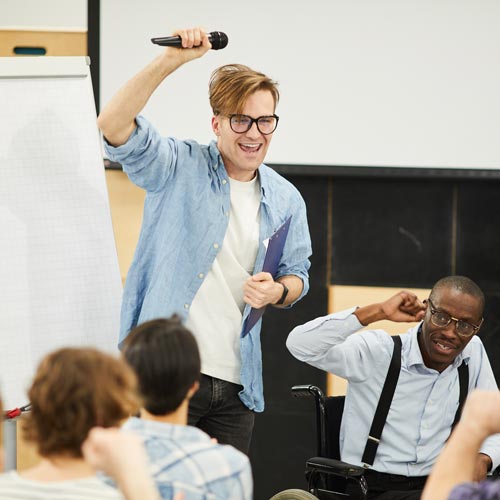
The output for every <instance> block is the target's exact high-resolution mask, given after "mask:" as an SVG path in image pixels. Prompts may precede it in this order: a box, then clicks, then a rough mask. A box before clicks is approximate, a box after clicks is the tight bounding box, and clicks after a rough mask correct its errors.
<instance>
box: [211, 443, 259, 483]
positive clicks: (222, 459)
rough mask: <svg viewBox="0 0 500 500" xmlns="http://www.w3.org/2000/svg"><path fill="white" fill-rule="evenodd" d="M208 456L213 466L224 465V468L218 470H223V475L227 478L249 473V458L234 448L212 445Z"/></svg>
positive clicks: (225, 445)
mask: <svg viewBox="0 0 500 500" xmlns="http://www.w3.org/2000/svg"><path fill="white" fill-rule="evenodd" d="M207 451H208V450H207ZM208 455H210V456H211V459H213V463H214V464H217V463H219V465H222V464H223V465H224V467H221V468H220V469H219V470H220V471H223V470H225V471H226V472H225V474H227V475H228V476H231V475H234V474H241V473H244V472H246V471H250V460H249V458H248V457H247V456H246V455H245V454H244V453H242V452H241V451H239V450H237V449H236V448H234V446H231V445H228V444H218V443H214V445H213V446H212V447H211V448H210V451H209V454H208ZM205 458H207V457H205Z"/></svg>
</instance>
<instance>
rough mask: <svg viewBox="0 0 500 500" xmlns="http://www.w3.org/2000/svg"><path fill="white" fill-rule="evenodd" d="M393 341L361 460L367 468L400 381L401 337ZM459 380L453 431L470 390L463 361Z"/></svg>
mask: <svg viewBox="0 0 500 500" xmlns="http://www.w3.org/2000/svg"><path fill="white" fill-rule="evenodd" d="M392 340H393V341H394V350H393V351H392V358H391V362H390V364H389V369H388V370H387V376H386V378H385V382H384V386H383V388H382V393H381V394H380V399H379V401H378V405H377V409H376V410H375V415H374V416H373V421H372V426H371V428H370V432H369V434H368V439H367V441H366V446H365V451H364V452H363V457H362V458H361V461H362V462H363V464H365V466H370V465H373V462H374V460H375V455H376V454H377V448H378V445H379V443H380V437H381V436H382V431H383V430H384V425H385V421H386V420H387V414H388V413H389V408H390V407H391V403H392V398H393V396H394V391H395V390H396V385H397V383H398V379H399V373H400V371H401V337H400V336H399V335H393V336H392ZM458 378H459V383H460V396H459V403H458V408H457V411H456V413H455V419H454V421H453V425H452V429H453V427H455V425H456V424H457V422H458V421H459V420H460V414H461V413H462V407H463V405H464V402H465V398H466V397H467V392H468V389H469V367H468V366H467V365H466V364H465V361H462V364H461V365H460V366H459V367H458Z"/></svg>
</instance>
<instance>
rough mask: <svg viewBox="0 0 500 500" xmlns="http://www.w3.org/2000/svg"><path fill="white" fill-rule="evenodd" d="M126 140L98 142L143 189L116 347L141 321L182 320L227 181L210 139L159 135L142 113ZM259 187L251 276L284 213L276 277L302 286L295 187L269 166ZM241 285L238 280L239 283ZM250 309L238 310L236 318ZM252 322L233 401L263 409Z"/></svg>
mask: <svg viewBox="0 0 500 500" xmlns="http://www.w3.org/2000/svg"><path fill="white" fill-rule="evenodd" d="M137 124H138V127H137V128H136V130H135V131H134V132H133V133H132V135H131V136H130V138H129V139H128V141H127V143H126V144H124V145H122V146H119V147H117V148H115V147H112V146H110V145H109V144H105V150H106V153H107V155H108V157H109V159H111V160H114V161H117V162H119V163H121V164H122V167H123V170H124V171H125V172H126V173H127V175H128V176H129V178H130V179H131V180H132V182H134V183H135V184H137V185H138V186H139V187H141V188H143V189H145V190H146V191H147V194H146V201H145V204H144V216H143V223H142V229H141V234H140V238H139V242H138V244H137V248H136V251H135V255H134V259H133V262H132V265H131V267H130V270H129V272H128V275H127V280H126V284H125V289H124V294H123V301H122V312H121V327H120V338H119V342H120V344H121V343H122V342H123V340H124V339H125V337H126V336H127V335H128V332H129V331H130V330H131V329H132V328H133V327H134V326H135V325H137V324H139V323H142V322H144V321H147V320H150V319H154V318H158V317H168V316H171V315H172V314H174V313H176V314H178V315H180V316H181V317H182V318H183V319H184V320H185V319H186V317H187V315H188V313H189V307H190V305H191V302H192V301H193V299H194V296H195V295H196V292H197V291H198V289H199V288H200V286H201V284H202V282H203V279H204V277H205V276H206V274H207V273H208V271H209V270H210V269H211V267H212V263H213V262H214V260H215V257H216V255H217V252H218V251H219V249H220V247H221V245H222V242H223V241H224V236H225V234H226V230H227V226H228V223H229V217H228V214H229V211H230V202H231V200H230V193H229V180H228V175H227V172H226V169H225V168H224V163H223V161H222V158H221V155H220V153H219V150H218V149H217V145H216V143H215V142H211V143H210V145H208V146H205V145H200V144H198V143H197V142H195V141H180V140H177V139H174V138H171V137H161V136H160V134H159V133H158V131H157V130H156V129H155V128H154V127H153V126H152V125H151V124H150V123H149V122H148V121H147V120H146V119H145V118H143V117H138V118H137ZM258 173H259V180H260V185H261V203H260V236H259V239H260V245H259V251H258V254H257V258H256V262H255V268H254V274H255V273H257V272H259V271H260V270H261V269H262V265H263V263H264V257H265V246H264V244H263V242H264V240H266V239H267V238H269V237H270V236H271V235H272V234H273V233H274V232H275V231H276V230H277V229H278V228H279V227H280V226H281V225H282V224H283V223H284V222H285V220H286V219H287V218H288V217H289V216H290V215H291V216H292V220H291V224H290V229H289V232H288V237H287V240H286V243H285V248H284V250H283V255H282V257H281V261H280V263H279V267H278V272H277V275H276V276H275V279H276V278H278V277H280V276H284V275H295V276H298V277H299V278H301V279H302V282H303V283H304V289H303V291H302V294H301V296H300V297H299V298H298V299H297V300H300V299H301V298H302V297H303V296H304V295H305V294H306V293H307V292H308V290H309V277H308V270H309V267H310V262H309V257H310V255H311V239H310V236H309V227H308V224H307V216H306V208H305V203H304V200H303V199H302V196H301V195H300V193H299V192H298V190H297V189H296V188H295V187H294V186H293V185H292V184H291V183H290V182H288V181H287V180H286V179H284V178H283V177H281V176H280V175H279V174H277V173H276V172H275V171H274V170H272V169H271V168H269V167H267V166H265V165H261V166H260V167H259V170H258ZM242 286H243V284H242ZM249 312H250V307H249V306H248V305H247V306H246V307H245V310H244V312H243V321H244V320H245V319H246V317H247V316H248V313H249ZM261 323H262V321H259V322H258V323H257V324H256V325H255V326H254V327H253V328H252V330H251V331H250V333H249V334H248V335H246V336H245V337H243V338H241V343H240V351H241V365H242V366H241V384H242V385H243V391H242V392H241V393H240V398H241V400H242V401H243V403H244V404H245V405H246V406H247V407H248V408H250V409H251V410H255V411H263V409H264V397H263V385H262V353H261V343H260V329H261Z"/></svg>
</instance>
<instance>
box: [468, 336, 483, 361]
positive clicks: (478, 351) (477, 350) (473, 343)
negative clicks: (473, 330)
mask: <svg viewBox="0 0 500 500" xmlns="http://www.w3.org/2000/svg"><path fill="white" fill-rule="evenodd" d="M483 352H485V348H484V344H483V341H482V340H481V339H480V338H479V337H478V336H477V335H474V337H472V338H471V340H470V342H469V343H468V344H467V345H466V346H465V349H464V350H463V356H464V357H468V356H469V357H472V358H473V357H474V356H475V355H482V353H483Z"/></svg>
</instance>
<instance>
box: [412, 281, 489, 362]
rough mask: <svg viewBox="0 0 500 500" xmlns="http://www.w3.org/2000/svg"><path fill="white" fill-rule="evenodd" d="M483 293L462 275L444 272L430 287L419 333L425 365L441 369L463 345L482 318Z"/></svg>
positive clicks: (452, 359)
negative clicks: (447, 274) (443, 276)
mask: <svg viewBox="0 0 500 500" xmlns="http://www.w3.org/2000/svg"><path fill="white" fill-rule="evenodd" d="M484 302H485V300H484V294H483V292H482V291H481V289H480V288H479V286H478V285H477V284H476V283H474V282H473V281H472V280H471V279H469V278H467V277H465V276H448V277H446V278H442V279H440V280H439V281H438V282H437V283H436V284H435V285H434V287H433V288H432V291H431V293H430V295H429V299H428V300H427V301H426V303H427V310H426V313H425V317H424V321H423V324H422V333H421V335H420V337H419V345H420V350H421V352H422V356H423V359H424V362H425V364H426V366H428V367H429V368H434V369H436V370H438V371H440V372H442V371H443V370H444V369H445V368H446V367H447V366H449V365H450V364H451V363H453V361H454V360H455V358H456V357H457V356H458V355H459V354H460V353H461V352H462V351H463V350H464V349H465V347H466V346H467V344H468V343H469V342H470V341H471V340H472V338H473V336H474V335H475V334H476V333H477V332H478V331H479V328H480V327H481V325H482V322H483V310H484Z"/></svg>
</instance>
